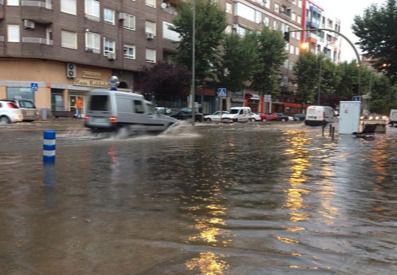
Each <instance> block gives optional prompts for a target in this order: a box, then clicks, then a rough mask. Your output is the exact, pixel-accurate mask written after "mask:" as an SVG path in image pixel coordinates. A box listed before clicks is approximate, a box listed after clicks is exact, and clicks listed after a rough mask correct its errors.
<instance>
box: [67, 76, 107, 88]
mask: <svg viewBox="0 0 397 275" xmlns="http://www.w3.org/2000/svg"><path fill="white" fill-rule="evenodd" d="M73 84H74V85H76V86H87V87H101V88H108V87H109V83H108V82H106V81H103V80H95V79H81V78H80V79H76V80H75V81H74V83H73Z"/></svg>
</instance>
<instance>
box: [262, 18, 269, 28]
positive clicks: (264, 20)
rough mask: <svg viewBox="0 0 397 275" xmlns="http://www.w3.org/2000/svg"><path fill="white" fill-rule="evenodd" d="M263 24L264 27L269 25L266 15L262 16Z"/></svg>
mask: <svg viewBox="0 0 397 275" xmlns="http://www.w3.org/2000/svg"><path fill="white" fill-rule="evenodd" d="M263 25H265V26H266V27H269V26H270V20H269V17H266V16H264V17H263Z"/></svg>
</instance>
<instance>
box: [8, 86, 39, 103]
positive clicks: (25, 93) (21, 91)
mask: <svg viewBox="0 0 397 275" xmlns="http://www.w3.org/2000/svg"><path fill="white" fill-rule="evenodd" d="M7 98H10V99H27V100H31V101H33V102H34V92H32V90H31V89H30V88H22V87H7Z"/></svg>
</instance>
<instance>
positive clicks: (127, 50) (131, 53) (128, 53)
mask: <svg viewBox="0 0 397 275" xmlns="http://www.w3.org/2000/svg"><path fill="white" fill-rule="evenodd" d="M124 57H125V58H128V59H135V46H131V45H124Z"/></svg>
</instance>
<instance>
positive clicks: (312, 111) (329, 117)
mask: <svg viewBox="0 0 397 275" xmlns="http://www.w3.org/2000/svg"><path fill="white" fill-rule="evenodd" d="M333 122H334V109H333V108H332V107H329V106H315V105H313V106H309V107H307V110H306V117H305V124H306V125H310V126H319V125H326V124H327V123H333Z"/></svg>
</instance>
